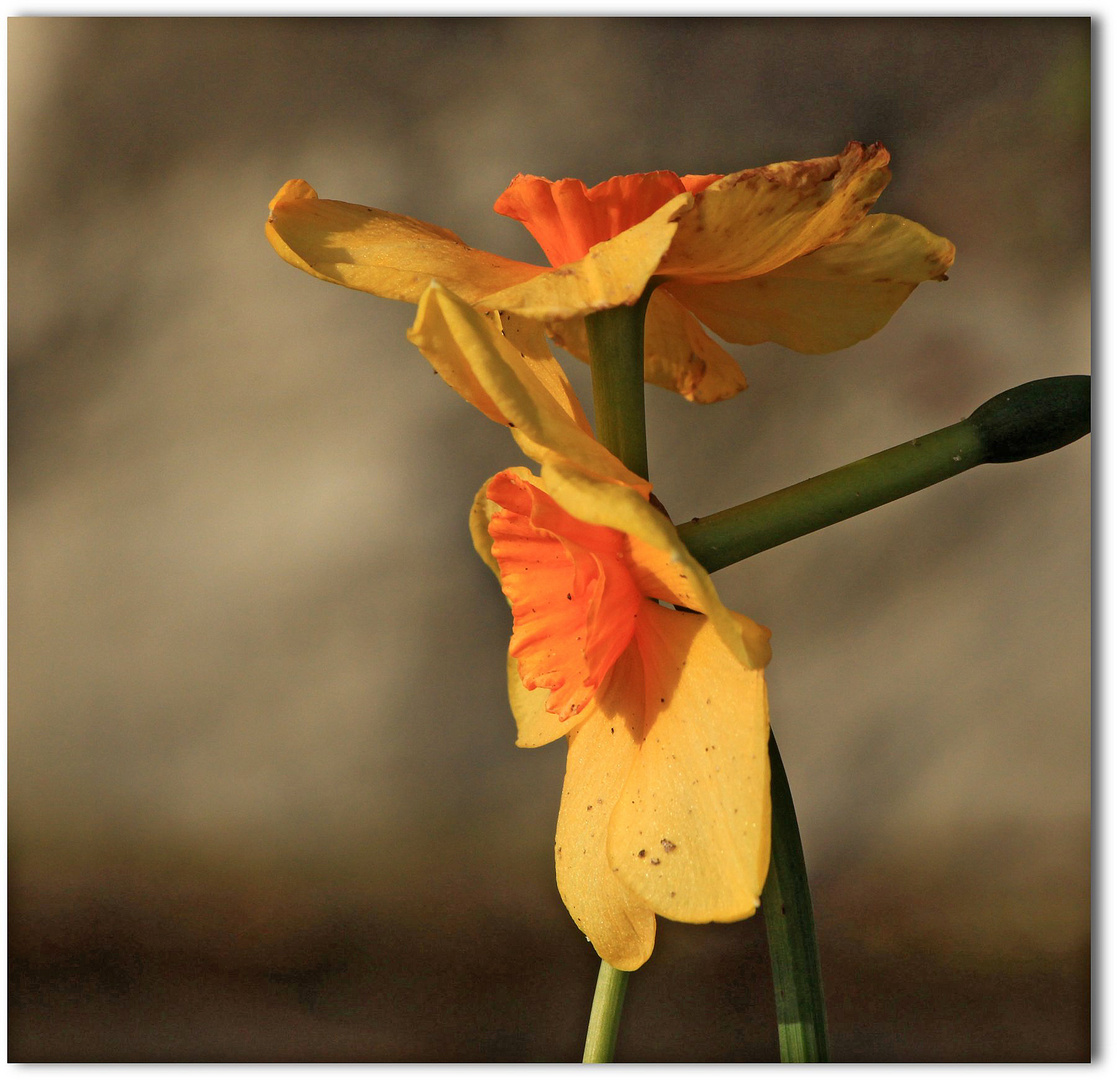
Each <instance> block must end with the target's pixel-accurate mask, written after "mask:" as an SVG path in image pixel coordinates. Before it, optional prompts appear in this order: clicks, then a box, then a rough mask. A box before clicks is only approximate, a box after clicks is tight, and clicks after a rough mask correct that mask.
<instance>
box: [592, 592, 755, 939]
mask: <svg viewBox="0 0 1117 1080" xmlns="http://www.w3.org/2000/svg"><path fill="white" fill-rule="evenodd" d="M637 640H638V643H639V648H640V651H641V653H642V655H643V660H644V668H645V672H646V676H645V677H646V680H647V682H646V693H647V715H646V718H645V735H644V741H643V743H642V745H641V746H640V752H639V754H638V755H637V758H636V762H635V764H634V765H633V766H632V769H631V771H630V772H629V774H628V778H627V781H626V783H625V785H624V789H623V791H622V792H621V794H620V798H619V800H618V802H617V807H616V809H615V810H614V811H613V815H612V818H611V819H610V822H609V840H608V855H609V865H610V869H611V870H613V871H615V873H616V874H617V875H618V876H619V877H620V879H621V882H622V883H623V884H624V885H625V886H626V887H627V888H628V889H629V890H630V891H632V892H633V893H635V894H636V895H637V896H639V897H640V898H641V899H642V900H644V901H645V902H646V903H647V904H648V905H649V907H651V908H652V909H653V910H654V911H655V912H657V913H658V914H660V915H664V916H666V917H667V918H670V919H677V920H679V921H681V922H731V921H734V920H736V919H743V918H746V917H747V916H749V915H751V914H752V913H753V912H754V911H755V910H756V908H757V905H758V904H759V902H760V891H761V889H762V888H763V887H764V879H765V876H766V875H767V872H768V855H769V846H770V840H771V799H770V794H769V788H770V774H769V767H768V702H767V691H766V689H765V684H764V674H763V672H761V671H749V670H747V669H746V668H744V667H742V665H741V664H739V663H738V662H737V660H736V657H734V656H733V655H732V654H731V653H730V651H729V650H728V649H727V648H726V647H725V643H724V642H723V641H722V640H721V638H720V636H719V635H718V634H717V633H716V632H715V630H714V628H713V627H712V626H711V625H710V622H709V620H707V619H704V618H702V617H701V616H700V615H692V614H689V613H686V612H680V611H671V610H669V609H668V608H663V607H659V606H657V605H649V607H648V609H647V611H646V612H642V613H641V617H640V623H639V629H638V631H637Z"/></svg>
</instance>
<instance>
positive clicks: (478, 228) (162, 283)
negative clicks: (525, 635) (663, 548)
mask: <svg viewBox="0 0 1117 1080" xmlns="http://www.w3.org/2000/svg"><path fill="white" fill-rule="evenodd" d="M8 32H9V133H10V134H9V169H10V171H9V200H10V210H9V214H10V217H9V240H10V251H9V312H10V327H9V348H10V359H11V382H10V395H9V407H10V413H9V435H10V459H9V461H10V464H9V496H10V506H9V514H10V516H9V545H10V546H9V565H10V577H9V620H10V625H9V682H10V702H9V705H10V733H9V792H10V812H9V820H10V852H11V870H10V882H11V895H10V913H11V914H10V950H11V964H12V979H11V995H10V1006H11V1017H10V1039H11V1045H10V1049H9V1054H10V1057H11V1058H12V1059H13V1060H24V1061H77V1062H88V1061H300V1060H301V1061H361V1060H369V1061H486V1060H494V1061H502V1060H503V1061H517V1060H519V1061H525V1060H526V1061H554V1060H575V1059H577V1058H578V1057H579V1056H580V1052H581V1042H582V1039H583V1036H584V1030H585V1021H586V1018H587V1015H588V1009H589V1001H590V996H591V993H592V984H593V980H594V977H595V973H596V969H597V961H596V957H595V956H594V955H593V953H592V950H591V949H590V948H589V946H588V945H587V944H586V942H585V940H584V939H583V938H582V937H581V936H580V935H579V933H578V932H577V930H576V928H575V927H574V924H573V923H572V922H571V921H570V919H569V917H568V916H567V914H566V912H565V910H564V908H563V907H562V905H561V902H560V901H559V898H558V895H557V892H556V890H555V886H554V877H553V865H552V844H553V830H554V824H555V817H556V813H557V807H558V801H559V789H560V782H561V776H562V770H563V759H564V753H563V750H564V747H563V746H562V745H561V744H559V745H554V746H550V747H546V748H542V749H538V750H519V749H517V748H516V747H515V746H514V745H513V739H514V728H513V723H512V720H511V717H510V715H509V711H508V707H507V703H506V700H505V696H504V688H503V685H502V680H503V674H502V673H503V661H502V654H503V652H504V649H505V647H506V643H507V635H508V631H509V616H508V612H507V609H506V607H505V605H504V601H503V599H502V598H501V596H500V593H499V590H498V588H497V587H496V584H495V582H494V581H493V580H492V579H491V577H490V575H489V572H488V570H486V569H485V568H484V566H483V565H482V564H481V562H480V561H479V560H478V559H477V558H476V556H475V555H474V553H473V551H472V548H471V546H470V542H469V537H468V533H467V529H466V514H467V510H468V508H469V505H470V501H471V499H472V496H473V494H474V492H475V490H476V489H477V487H478V486H479V485H480V484H481V483H482V482H483V481H484V480H485V479H486V478H487V477H488V476H489V475H490V474H492V473H494V472H496V471H497V470H499V469H501V468H503V467H505V466H508V465H511V464H517V463H520V462H521V461H522V459H521V458H520V457H519V454H518V452H517V451H516V449H515V447H514V445H513V444H512V442H511V440H510V439H509V438H508V437H507V433H506V432H505V431H503V430H502V429H500V428H499V427H497V426H496V425H493V424H490V423H488V422H487V421H485V420H484V418H483V417H482V416H480V414H478V413H476V412H475V411H474V410H473V409H471V408H470V407H469V406H467V405H466V404H465V403H464V402H462V401H461V400H459V399H458V398H457V397H456V396H455V395H454V394H453V393H452V392H451V391H450V390H449V389H448V388H447V387H446V386H445V385H443V384H442V383H441V382H440V380H438V379H437V378H436V377H434V376H433V375H432V374H431V371H430V369H429V367H428V365H427V364H426V362H425V361H424V360H423V359H422V357H421V356H420V355H419V354H418V352H417V351H415V350H414V349H413V348H412V347H411V346H409V345H408V343H407V341H406V340H405V338H404V331H405V329H406V328H407V326H408V325H409V323H410V321H411V318H412V314H413V309H412V308H410V307H409V306H407V305H404V304H396V303H392V302H389V301H384V300H379V299H376V298H373V297H370V296H366V295H363V294H360V293H355V292H349V291H346V290H343V289H340V288H336V287H333V286H329V285H326V284H324V283H321V282H318V281H315V280H313V279H312V278H310V277H308V276H306V275H303V274H299V273H298V272H296V271H295V270H293V269H291V268H290V267H289V266H287V265H286V264H284V263H283V262H281V261H280V259H279V258H278V257H277V256H276V255H275V254H274V253H273V252H272V250H271V248H270V247H269V246H268V244H267V242H266V241H265V238H264V231H263V224H264V219H265V217H266V213H267V202H268V199H269V198H270V197H271V196H272V195H273V194H274V192H275V191H276V189H278V188H279V186H280V185H281V184H282V183H283V182H284V181H286V180H288V179H290V178H294V177H302V178H305V179H306V180H308V181H309V182H310V183H312V184H313V185H314V186H315V187H316V188H317V189H318V190H319V192H320V193H321V194H322V195H323V197H326V198H339V199H344V200H348V201H353V202H362V203H367V204H371V205H375V206H380V207H384V208H387V209H391V210H394V211H397V212H402V213H406V214H410V215H413V216H416V217H419V218H423V219H426V220H429V221H433V222H436V223H438V224H440V225H443V226H446V227H449V228H451V229H453V230H455V231H456V232H458V233H459V234H460V235H461V236H462V237H463V238H464V239H465V240H466V241H467V242H468V243H470V244H472V245H474V246H477V247H482V248H487V249H490V250H496V251H500V252H501V253H503V254H505V255H508V256H512V257H516V258H522V259H528V260H531V261H541V256H539V254H538V252H537V250H536V249H535V246H534V243H533V241H532V240H531V239H530V237H529V236H528V235H527V233H526V231H524V230H523V229H522V227H521V226H520V225H518V224H517V223H515V222H512V221H508V220H506V219H503V218H500V217H498V216H497V215H495V214H493V213H492V211H491V205H492V202H493V200H494V199H495V197H496V196H497V195H498V194H499V193H500V191H501V190H502V189H503V187H504V185H505V184H506V183H507V182H508V180H509V179H510V178H511V177H512V176H513V175H514V174H515V173H516V172H519V171H523V172H534V173H539V174H542V175H546V176H550V177H552V178H558V177H562V176H578V177H581V178H583V179H585V180H586V181H587V182H591V183H592V182H596V181H599V180H602V179H605V178H606V177H608V176H610V175H613V174H616V173H624V172H633V171H641V170H649V169H660V168H668V169H675V170H677V171H679V172H695V173H704V172H726V171H731V170H735V169H739V168H744V167H748V166H754V165H761V164H766V163H768V162H771V161H780V160H785V159H790V158H804V157H813V156H819V155H824V154H831V153H836V152H837V151H838V150H840V149H841V147H842V146H843V145H844V144H845V142H846V141H847V140H849V139H858V140H863V141H872V140H877V139H879V140H881V141H883V142H884V143H885V145H886V146H887V147H888V148H889V149H890V150H891V152H892V154H893V170H894V180H893V182H892V184H891V186H890V187H889V188H888V189H887V191H886V192H885V194H884V196H883V198H882V199H881V201H880V203H879V209H881V210H883V211H887V212H891V213H899V214H903V215H905V216H907V217H911V218H914V219H915V220H917V221H919V222H921V223H922V224H924V225H926V226H927V227H928V228H930V229H932V230H933V231H935V232H938V233H940V234H942V235H945V236H948V237H949V238H950V239H952V240H953V241H954V242H955V243H956V244H957V248H958V259H957V263H956V266H955V268H954V270H953V271H952V272H951V274H950V281H949V282H948V283H946V284H937V283H932V284H927V285H923V286H921V287H920V288H919V289H918V290H917V291H916V293H915V294H914V296H913V297H912V299H911V300H910V301H909V302H908V303H907V304H906V305H905V306H904V307H903V308H902V309H901V310H900V312H899V313H898V314H897V315H896V317H895V318H894V319H893V321H892V322H891V323H890V324H889V325H888V327H886V329H885V330H884V331H883V332H881V333H880V334H878V335H877V336H876V337H874V338H872V339H871V340H869V341H867V342H864V343H862V344H860V345H857V346H855V347H853V348H852V349H849V350H847V351H845V352H843V353H840V354H836V355H832V356H824V357H802V356H798V355H796V354H793V353H791V352H788V351H786V350H783V349H781V348H779V347H777V346H762V347H758V348H752V349H742V348H735V350H734V351H735V355H737V356H739V357H740V359H741V362H742V365H743V367H744V370H745V372H746V374H747V375H748V377H749V380H750V382H751V386H750V388H749V389H748V390H747V391H746V392H745V393H744V394H742V395H740V396H739V397H738V398H735V399H733V400H731V401H729V402H724V403H721V404H718V405H714V406H705V407H701V406H692V405H689V404H688V403H687V402H685V401H683V400H682V399H680V398H677V397H674V396H672V395H670V394H668V393H667V392H665V391H661V390H659V389H657V388H654V387H653V388H650V389H649V394H648V411H649V426H650V432H651V435H650V439H651V445H650V452H651V468H652V478H653V480H654V481H655V483H656V488H657V492H658V494H659V496H660V497H661V498H662V500H663V502H664V503H665V504H666V505H667V507H668V508H669V509H670V510H671V512H672V514H673V515H674V516H675V518H676V520H684V519H686V518H689V517H691V516H693V515H698V514H704V513H708V512H711V511H714V510H718V509H721V508H722V507H724V506H727V505H729V504H732V503H735V502H739V501H742V500H744V499H746V498H750V497H754V496H757V495H761V494H764V493H766V492H767V491H770V490H773V489H775V488H777V487H781V486H784V485H787V484H790V483H794V482H796V481H798V480H800V479H803V478H805V477H807V476H809V475H813V474H815V473H818V472H821V471H823V470H825V469H828V468H832V467H835V466H837V465H840V464H843V463H844V462H846V461H849V460H852V459H854V458H857V457H861V456H864V455H866V454H869V453H873V452H875V451H877V450H880V449H883V448H884V447H886V446H890V445H893V444H895V443H898V442H902V441H904V440H907V439H910V438H913V437H914V436H916V435H919V434H921V433H923V432H926V431H929V430H932V429H935V428H938V427H942V426H945V425H946V424H950V423H953V422H955V421H957V420H959V419H960V418H961V417H963V416H964V415H966V414H968V413H969V412H970V411H972V410H973V408H975V407H976V406H977V405H978V404H980V403H981V402H982V401H984V400H985V399H986V398H988V397H990V396H991V395H993V394H995V393H997V392H999V391H1001V390H1004V389H1007V388H1008V387H1011V386H1014V385H1016V384H1018V383H1021V382H1024V381H1026V380H1028V379H1033V378H1038V377H1043V376H1048V375H1059V374H1069V373H1080V372H1086V371H1088V370H1089V363H1090V318H1089V316H1090V292H1089V289H1090V278H1089V274H1090V256H1089V218H1088V212H1089V182H1090V142H1089V138H1090V119H1089V55H1090V24H1089V21H1088V20H1086V19H1040V18H1028V19H1004V18H1002V19H972V20H970V19H957V18H952V19H940V20H935V19H839V20H825V19H788V20H780V19H758V20H754V19H729V20H719V19H677V18H658V19H636V20H630V19H596V18H591V19H583V18H571V19H552V18H543V19H530V18H506V19H467V20H459V19H386V18H385V19H382V18H375V19H320V20H319V19H314V20H298V19H287V18H281V19H264V20H257V19H241V18H232V19H203V18H198V19H181V18H167V19H158V18H150V19H149V18H134V19H120V18H105V19H98V18H17V19H12V20H10V21H9V23H8ZM563 359H564V360H566V361H568V365H567V366H568V368H569V369H570V371H571V373H572V376H573V377H574V378H575V380H576V385H577V387H578V388H579V391H580V392H583V399H584V400H585V401H586V403H587V406H588V405H589V384H588V379H587V378H586V374H587V373H586V371H585V369H584V368H581V366H580V365H578V364H577V362H576V361H573V360H571V359H570V358H569V357H566V356H565V355H564V356H563ZM1089 454H1090V445H1089V439H1086V440H1082V441H1081V442H1079V443H1077V444H1075V445H1073V446H1071V447H1069V448H1067V449H1064V450H1061V451H1059V452H1057V453H1054V454H1051V455H1049V456H1047V457H1043V458H1040V459H1037V460H1034V461H1031V462H1024V463H1019V464H1012V465H998V466H986V467H984V468H981V469H978V470H975V471H973V472H970V473H967V474H965V475H964V476H962V477H960V478H958V479H955V480H953V481H951V482H949V483H947V484H943V485H940V486H939V487H937V488H934V489H931V490H929V491H926V492H923V493H920V494H918V495H916V496H913V497H911V498H909V499H907V500H905V501H903V502H901V503H897V504H893V505H891V506H889V507H885V508H881V509H879V510H876V511H873V512H872V513H870V514H868V515H865V516H863V517H861V518H858V519H856V520H854V521H851V522H848V523H846V524H844V525H840V526H837V527H835V528H832V529H830V530H827V531H825V532H824V533H820V534H816V535H814V536H810V537H806V538H803V539H800V540H798V541H795V542H793V543H791V544H788V545H786V546H784V547H782V548H778V549H775V550H773V551H770V552H767V553H765V554H763V555H760V556H758V557H756V558H754V559H752V560H749V561H748V562H746V563H744V564H740V565H738V566H736V567H733V568H730V569H728V570H725V571H723V572H721V573H719V574H718V576H717V579H716V580H717V582H718V585H719V588H720V590H721V592H722V596H723V598H724V599H725V601H726V603H727V604H729V605H730V606H731V607H734V608H737V609H738V610H741V611H743V612H746V613H748V614H749V615H751V616H752V617H754V618H755V619H757V620H759V621H760V622H763V623H764V624H766V625H768V626H769V627H771V629H772V633H773V638H772V643H773V648H774V659H773V661H772V664H771V667H770V669H769V677H770V691H771V709H772V722H773V726H774V729H775V730H776V732H777V734H778V737H779V739H780V743H781V746H782V749H783V756H784V759H785V762H786V765H787V769H788V772H789V775H790V778H791V783H792V787H793V790H794V792H795V796H796V801H797V807H798V811H799V818H800V823H801V827H802V832H803V839H804V844H805V847H806V853H807V858H808V863H809V867H810V871H811V874H812V878H813V880H814V883H815V906H816V913H817V917H818V924H819V933H820V937H821V942H820V944H821V952H822V963H823V972H824V979H825V984H826V990H827V996H828V1000H829V1006H830V1023H831V1033H832V1040H833V1048H834V1054H835V1057H836V1058H837V1059H839V1060H846V1061H967V1060H994V1061H995V1060H1021V1061H1031V1060H1036V1061H1064V1060H1081V1059H1084V1058H1085V1057H1087V1055H1088V1053H1089V906H1088V904H1089V854H1090V844H1089V806H1090V767H1089V740H1090V734H1089V710H1090V670H1089V663H1090V645H1089V622H1090V611H1089V603H1090V583H1089V565H1090V546H1089V545H1090V537H1089V498H1090V491H1089V484H1090V473H1089V467H1090V458H1089ZM766 950H767V946H766V943H765V938H764V930H763V924H762V921H761V920H760V919H752V920H748V921H746V922H743V923H738V924H735V925H731V926H709V927H689V926H681V925H675V924H671V923H667V922H665V921H663V920H661V921H660V938H659V944H658V946H657V949H656V952H655V954H654V955H653V957H652V959H651V961H650V962H649V963H648V965H647V966H646V967H645V968H644V969H643V970H642V971H641V972H640V973H639V974H638V975H636V976H635V977H634V978H633V980H632V982H631V986H630V989H629V995H628V1002H627V1006H626V1015H625V1021H624V1025H623V1027H622V1031H621V1036H620V1042H619V1045H618V1059H619V1060H627V1061H686V1060H696V1061H737V1060H746V1061H747V1060H760V1061H763V1060H775V1059H776V1057H777V1053H778V1051H777V1044H776V1036H775V1028H774V1010H773V1005H772V1001H771V996H772V994H771V986H770V981H769V976H768V972H767V951H766Z"/></svg>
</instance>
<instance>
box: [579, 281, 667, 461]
mask: <svg viewBox="0 0 1117 1080" xmlns="http://www.w3.org/2000/svg"><path fill="white" fill-rule="evenodd" d="M653 287H654V286H651V285H649V287H648V288H647V289H646V290H645V292H644V295H643V296H641V297H640V299H639V300H637V301H636V303H635V304H632V305H630V306H625V307H616V308H608V309H606V310H605V311H595V312H594V313H593V314H592V315H587V316H586V337H587V338H588V339H589V347H590V369H591V371H592V373H593V412H594V424H595V427H596V429H597V441H598V442H599V443H601V444H602V446H604V447H605V448H606V449H608V450H610V451H611V452H612V453H613V454H615V455H616V456H617V457H618V458H620V459H621V461H623V462H624V464H625V465H627V466H628V468H630V469H631V470H632V471H633V472H634V473H638V474H639V475H640V476H642V477H644V479H645V480H646V479H647V478H648V439H647V434H646V431H645V425H644V314H645V312H646V311H647V309H648V301H649V300H650V299H651V295H652V288H653Z"/></svg>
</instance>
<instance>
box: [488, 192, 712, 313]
mask: <svg viewBox="0 0 1117 1080" xmlns="http://www.w3.org/2000/svg"><path fill="white" fill-rule="evenodd" d="M694 199H695V196H693V195H691V194H690V193H689V192H683V193H682V194H681V195H676V196H675V197H674V198H673V199H671V201H670V202H668V203H665V204H664V205H663V206H661V207H660V208H659V209H658V210H657V211H656V212H655V213H654V214H652V215H651V216H650V217H647V218H645V219H644V220H643V221H641V222H640V223H639V224H638V225H634V226H633V227H632V228H630V229H626V230H625V231H624V232H622V233H620V234H619V235H618V236H614V237H613V238H612V239H611V240H605V241H603V242H602V243H600V244H596V245H594V246H593V247H592V248H590V250H589V252H588V253H587V254H586V255H584V256H583V257H582V258H581V259H579V260H578V261H577V262H572V263H567V264H566V265H565V266H559V267H558V268H556V269H554V270H548V271H545V272H544V273H541V274H539V275H538V276H537V277H533V278H531V279H530V280H527V279H525V280H524V281H523V282H522V283H519V284H513V285H509V286H508V287H507V288H502V289H500V291H496V292H492V293H489V294H487V295H485V296H483V297H481V298H480V299H479V300H477V301H476V303H477V306H478V307H481V308H484V309H486V310H489V309H494V310H497V311H511V312H514V313H515V314H517V315H524V316H526V317H527V318H529V319H538V320H540V321H546V320H550V319H570V318H573V317H574V316H576V315H588V314H589V313H590V312H591V311H602V310H604V309H605V308H614V307H620V306H621V305H622V304H634V303H635V302H636V301H637V299H639V297H640V294H641V293H642V292H643V291H644V289H645V288H646V287H647V284H648V282H649V281H650V280H651V278H652V276H653V275H654V274H655V273H656V271H657V269H658V267H659V264H660V262H661V260H662V259H663V256H664V254H665V253H666V252H667V249H668V248H669V247H670V245H671V241H672V238H673V237H674V235H675V230H676V228H677V219H678V218H679V216H680V215H681V214H683V213H684V212H685V211H686V210H687V209H688V208H689V207H690V206H691V205H692V204H693V202H694ZM466 299H470V298H469V297H466Z"/></svg>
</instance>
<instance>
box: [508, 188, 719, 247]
mask: <svg viewBox="0 0 1117 1080" xmlns="http://www.w3.org/2000/svg"><path fill="white" fill-rule="evenodd" d="M718 179H720V177H719V176H716V175H711V176H704V177H698V176H688V177H685V178H684V177H680V176H677V175H676V174H675V173H673V172H666V171H661V172H650V173H634V174H632V175H629V176H614V177H612V179H610V180H605V181H603V182H602V183H600V184H595V185H594V186H593V187H591V188H587V187H586V185H585V184H584V183H583V182H582V181H581V180H545V179H544V178H543V177H541V176H531V175H525V174H524V173H520V174H519V175H518V176H517V177H515V179H513V181H512V183H510V184H509V185H508V187H507V188H505V190H504V191H503V192H502V193H501V195H500V196H499V198H498V199H497V200H496V203H495V204H494V205H493V209H494V210H495V211H496V212H497V213H498V214H503V215H504V216H505V217H510V218H514V219H515V220H516V221H520V222H522V223H523V224H524V226H525V227H526V228H527V231H528V232H530V233H531V235H532V236H534V237H535V240H536V242H537V243H538V244H539V246H540V247H541V248H542V249H543V254H544V255H546V256H547V259H548V261H549V262H550V264H551V265H552V266H562V265H564V264H565V263H571V262H577V260H578V259H580V258H582V256H584V255H585V254H586V252H588V251H589V249H590V248H591V247H593V246H594V244H600V243H601V242H602V241H603V240H609V239H612V237H614V236H617V235H618V234H619V233H622V232H624V231H625V230H626V229H631V228H632V226H634V225H638V224H639V223H640V222H641V221H643V220H644V219H645V218H648V217H651V215H652V214H654V213H655V212H656V211H657V210H658V209H659V208H660V207H661V206H663V204H664V203H666V202H669V201H670V200H671V199H673V198H674V197H675V196H676V195H681V194H682V193H683V192H685V191H690V192H694V191H701V190H702V189H703V188H704V187H707V186H709V184H710V183H712V182H713V181H714V180H718ZM688 181H689V183H688Z"/></svg>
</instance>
